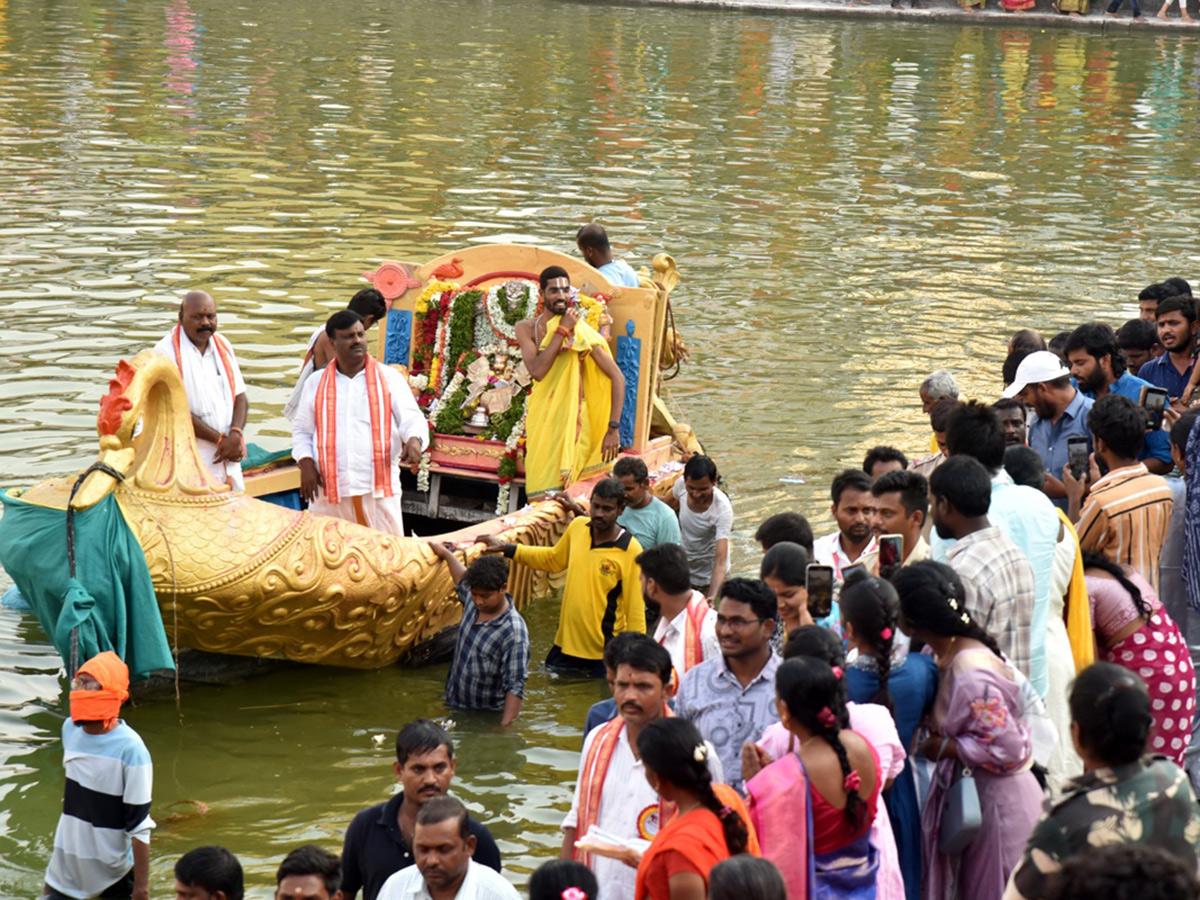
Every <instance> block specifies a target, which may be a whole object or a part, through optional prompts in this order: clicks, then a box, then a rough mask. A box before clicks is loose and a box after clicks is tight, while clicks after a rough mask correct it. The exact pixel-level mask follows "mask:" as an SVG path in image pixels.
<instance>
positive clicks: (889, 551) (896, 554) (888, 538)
mask: <svg viewBox="0 0 1200 900" xmlns="http://www.w3.org/2000/svg"><path fill="white" fill-rule="evenodd" d="M903 562H904V535H901V534H885V535H884V536H883V537H881V538H880V539H879V577H880V578H883V579H886V580H887V581H891V580H892V579H893V578H894V577H895V575H896V573H897V572H899V571H900V565H901V563H903Z"/></svg>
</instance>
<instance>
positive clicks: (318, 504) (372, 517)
mask: <svg viewBox="0 0 1200 900" xmlns="http://www.w3.org/2000/svg"><path fill="white" fill-rule="evenodd" d="M325 330H326V332H327V333H328V335H329V337H330V339H331V340H332V341H333V352H334V358H333V359H332V360H331V361H330V362H329V365H327V366H326V367H325V368H324V370H322V372H321V374H320V375H316V374H314V375H313V377H311V378H309V379H308V381H306V382H305V383H304V392H303V394H302V395H301V399H300V404H299V406H298V407H297V410H296V418H295V421H293V422H292V457H293V458H294V459H295V460H296V462H297V464H298V465H299V466H300V494H301V496H302V497H304V499H305V500H307V501H308V504H309V509H310V510H312V512H314V513H316V514H317V515H323V516H335V517H337V518H339V519H346V520H347V521H350V522H357V523H358V524H359V525H365V526H366V527H368V528H374V529H375V530H376V531H384V532H387V533H389V534H394V535H397V536H400V537H402V536H403V535H404V516H403V513H402V512H401V507H400V472H399V471H398V469H397V468H396V458H397V457H400V463H401V464H406V463H410V464H416V463H417V462H419V461H420V459H421V451H422V450H423V449H425V446H426V445H427V444H428V443H429V425H428V423H427V422H426V421H425V416H424V415H423V414H422V413H421V410H420V409H418V408H417V403H416V401H415V400H413V396H412V391H411V390H409V387H408V384H407V383H406V382H405V380H404V377H403V376H402V375H401V374H400V373H399V372H397V371H396V370H395V369H393V368H391V367H390V366H385V365H381V364H380V363H378V362H376V360H375V359H374V358H373V357H372V356H371V355H370V354H369V353H368V352H367V339H366V329H365V328H364V327H363V319H362V316H360V315H359V314H358V313H356V312H354V311H353V310H349V309H343V310H342V311H341V312H336V313H334V314H333V315H332V316H330V317H329V321H328V322H326V323H325Z"/></svg>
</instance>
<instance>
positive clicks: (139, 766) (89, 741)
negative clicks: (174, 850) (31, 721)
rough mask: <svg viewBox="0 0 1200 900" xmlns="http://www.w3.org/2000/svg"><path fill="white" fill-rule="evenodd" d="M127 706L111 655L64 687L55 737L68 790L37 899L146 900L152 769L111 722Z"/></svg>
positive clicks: (134, 740) (125, 687)
mask: <svg viewBox="0 0 1200 900" xmlns="http://www.w3.org/2000/svg"><path fill="white" fill-rule="evenodd" d="M128 698H129V669H128V668H126V666H125V663H124V662H122V661H121V658H120V657H119V656H117V654H115V653H113V652H111V651H106V652H104V653H100V654H98V655H96V656H93V657H92V658H91V659H89V660H88V661H87V662H86V663H84V664H83V665H82V666H80V667H79V671H78V672H77V673H76V674H75V678H74V680H72V682H71V695H70V700H71V718H70V719H68V720H67V721H65V722H63V730H62V741H63V765H64V767H65V768H66V775H67V787H66V791H65V793H64V796H63V811H62V817H61V818H60V819H59V820H58V830H57V831H56V832H55V834H54V854H53V855H52V856H51V857H50V865H49V866H48V867H47V869H46V888H45V893H44V895H43V896H44V897H50V898H52V900H62V898H79V900H82V898H86V897H95V896H97V895H99V896H102V897H105V898H112V900H115V898H121V900H124V898H133V900H148V898H149V896H150V887H149V878H150V831H151V830H152V829H153V828H154V820H153V819H151V818H150V789H151V786H152V781H153V766H152V765H151V762H150V753H149V751H147V750H146V745H145V744H144V743H142V739H141V738H140V737H139V736H138V733H137V732H136V731H134V730H133V729H132V728H130V727H129V726H128V725H126V724H125V723H124V722H123V721H122V720H121V719H120V718H118V716H119V715H120V712H121V704H122V703H124V702H125V701H126V700H127V699H128Z"/></svg>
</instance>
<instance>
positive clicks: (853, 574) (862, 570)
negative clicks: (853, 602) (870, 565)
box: [842, 563, 867, 584]
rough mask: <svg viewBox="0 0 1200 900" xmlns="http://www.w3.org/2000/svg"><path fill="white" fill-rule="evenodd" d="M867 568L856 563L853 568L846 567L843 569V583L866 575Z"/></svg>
mask: <svg viewBox="0 0 1200 900" xmlns="http://www.w3.org/2000/svg"><path fill="white" fill-rule="evenodd" d="M866 574H867V567H866V566H864V565H863V564H862V563H855V564H854V565H852V566H846V568H844V569H842V583H843V584H845V583H846V582H847V581H849V580H850V579H851V578H857V577H858V576H859V575H866Z"/></svg>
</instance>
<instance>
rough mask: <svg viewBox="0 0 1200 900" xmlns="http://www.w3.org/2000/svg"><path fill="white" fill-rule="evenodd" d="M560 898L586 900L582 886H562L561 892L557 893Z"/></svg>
mask: <svg viewBox="0 0 1200 900" xmlns="http://www.w3.org/2000/svg"><path fill="white" fill-rule="evenodd" d="M558 896H559V897H561V898H562V900H588V895H587V893H586V892H585V891H584V890H583V888H577V887H569V888H564V889H563V892H562V893H561V894H559V895H558Z"/></svg>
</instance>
